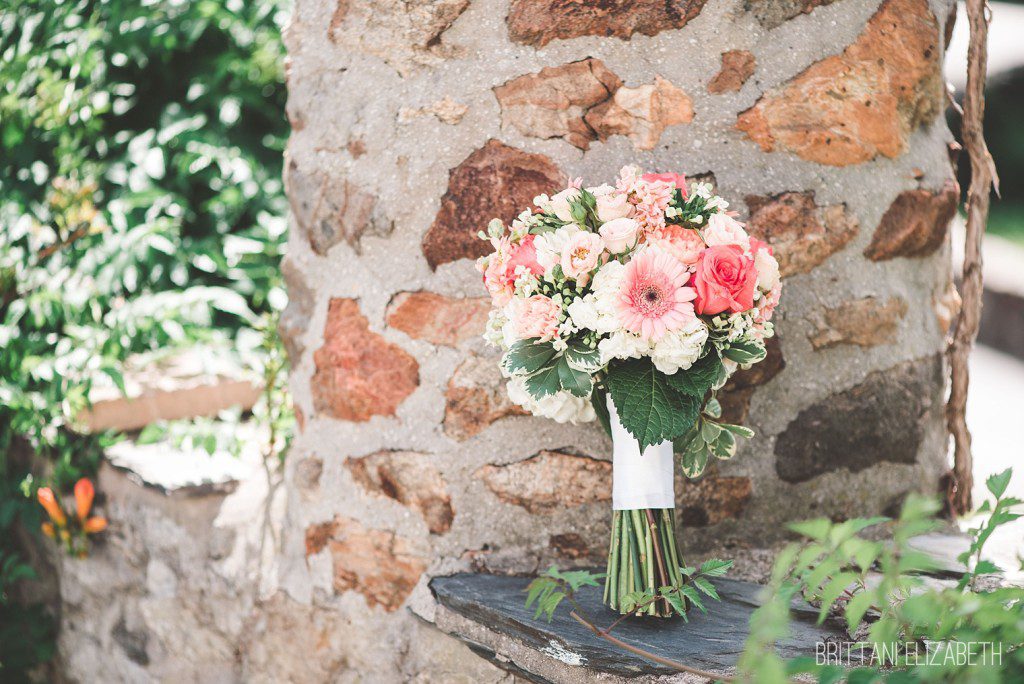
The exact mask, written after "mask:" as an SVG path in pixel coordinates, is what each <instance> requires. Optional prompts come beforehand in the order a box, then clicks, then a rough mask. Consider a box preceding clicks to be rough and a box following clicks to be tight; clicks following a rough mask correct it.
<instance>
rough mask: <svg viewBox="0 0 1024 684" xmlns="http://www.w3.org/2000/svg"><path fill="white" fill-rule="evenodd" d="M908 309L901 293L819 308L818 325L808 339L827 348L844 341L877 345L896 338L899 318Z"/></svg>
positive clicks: (813, 344)
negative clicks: (820, 309)
mask: <svg viewBox="0 0 1024 684" xmlns="http://www.w3.org/2000/svg"><path fill="white" fill-rule="evenodd" d="M906 313H907V303H906V302H905V301H903V300H902V299H900V298H899V297H890V298H889V299H887V300H885V301H882V300H880V299H878V298H877V297H864V298H862V299H854V300H851V301H848V302H843V303H842V304H839V305H838V306H835V307H831V308H827V309H824V310H822V311H821V312H818V314H817V315H816V316H814V318H816V319H817V320H816V327H815V330H814V332H812V333H811V334H810V335H809V336H808V339H809V340H810V342H811V346H812V347H814V348H815V349H828V348H830V347H836V346H839V345H842V344H854V345H857V346H859V347H874V346H876V345H879V344H891V343H893V342H895V341H896V333H897V331H898V330H899V325H900V321H901V320H902V319H903V317H904V316H905V315H906Z"/></svg>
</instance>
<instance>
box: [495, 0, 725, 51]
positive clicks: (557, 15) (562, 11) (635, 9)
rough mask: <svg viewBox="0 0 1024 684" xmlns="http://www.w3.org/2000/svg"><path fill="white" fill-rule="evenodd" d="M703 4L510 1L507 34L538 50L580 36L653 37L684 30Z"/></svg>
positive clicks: (699, 0)
mask: <svg viewBox="0 0 1024 684" xmlns="http://www.w3.org/2000/svg"><path fill="white" fill-rule="evenodd" d="M706 1H707V0H589V1H588V2H577V1H567V0H512V7H511V9H510V10H509V14H508V32H509V36H510V37H511V38H512V40H513V41H515V42H517V43H525V44H527V45H534V46H537V47H542V46H544V45H547V44H548V43H549V42H551V41H552V40H556V39H563V40H564V39H569V38H579V37H580V36H615V37H616V38H622V39H628V38H629V37H630V36H632V35H633V34H634V33H642V34H644V35H647V36H653V35H655V34H656V33H659V32H661V31H665V30H669V29H677V28H681V27H683V26H685V25H686V23H687V22H688V21H690V20H691V19H693V18H694V17H696V16H697V15H698V14H700V11H701V9H703V7H704V3H705V2H706Z"/></svg>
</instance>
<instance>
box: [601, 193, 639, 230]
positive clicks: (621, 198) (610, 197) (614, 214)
mask: <svg viewBox="0 0 1024 684" xmlns="http://www.w3.org/2000/svg"><path fill="white" fill-rule="evenodd" d="M632 213H633V205H632V204H630V203H629V198H628V197H627V196H626V194H625V193H623V192H616V193H610V194H607V195H598V197H597V218H599V219H601V220H602V221H604V222H606V223H607V222H608V221H614V220H615V219H619V218H625V217H627V216H629V215H630V214H632Z"/></svg>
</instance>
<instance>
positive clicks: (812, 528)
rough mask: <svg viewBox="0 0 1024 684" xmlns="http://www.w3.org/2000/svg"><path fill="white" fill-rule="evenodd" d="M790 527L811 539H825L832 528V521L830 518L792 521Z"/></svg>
mask: <svg viewBox="0 0 1024 684" xmlns="http://www.w3.org/2000/svg"><path fill="white" fill-rule="evenodd" d="M789 529H791V530H793V531H794V532H796V533H797V534H802V535H803V536H805V537H809V538H810V539H814V540H816V541H824V540H825V539H827V538H828V533H829V532H830V531H831V530H832V523H831V522H829V520H828V518H817V519H815V520H803V521H801V522H795V523H790V524H789Z"/></svg>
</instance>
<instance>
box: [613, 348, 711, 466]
mask: <svg viewBox="0 0 1024 684" xmlns="http://www.w3.org/2000/svg"><path fill="white" fill-rule="evenodd" d="M668 378H669V376H667V375H665V374H664V373H662V372H660V371H659V370H658V369H657V368H655V367H654V364H653V363H652V362H651V360H650V359H649V358H641V359H628V360H626V361H622V362H619V363H613V364H611V365H610V366H609V367H608V378H607V383H608V392H609V394H611V397H612V402H614V404H615V410H616V411H617V412H618V414H619V420H620V421H621V422H622V426H623V427H625V428H626V430H627V431H629V433H630V434H631V435H633V437H635V438H636V440H637V441H638V442H639V443H640V450H641V452H642V451H643V450H644V449H646V448H647V447H648V446H650V445H652V444H660V443H661V442H664V441H665V440H672V439H675V438H676V437H678V436H679V435H682V434H684V433H685V432H686V431H687V430H689V429H690V428H691V427H692V426H693V424H694V423H695V422H696V421H697V416H698V414H699V413H700V406H701V399H700V398H697V397H695V396H694V395H693V394H692V393H689V392H685V393H684V392H679V391H677V390H676V389H675V387H673V386H672V383H671V382H670V381H669V379H668Z"/></svg>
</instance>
